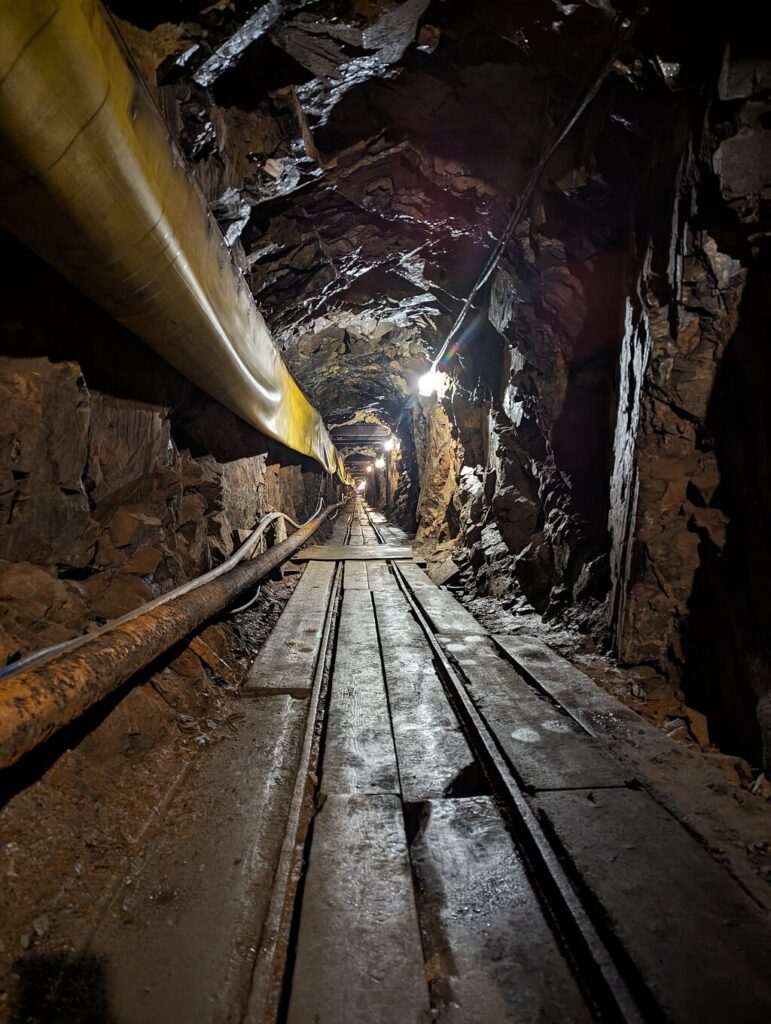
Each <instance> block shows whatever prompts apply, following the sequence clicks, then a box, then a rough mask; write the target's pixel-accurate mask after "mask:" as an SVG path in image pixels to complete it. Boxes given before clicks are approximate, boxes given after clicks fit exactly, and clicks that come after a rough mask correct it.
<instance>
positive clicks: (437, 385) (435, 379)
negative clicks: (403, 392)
mask: <svg viewBox="0 0 771 1024" xmlns="http://www.w3.org/2000/svg"><path fill="white" fill-rule="evenodd" d="M449 383H450V379H449V377H448V376H447V374H446V373H442V371H441V370H435V369H432V370H429V371H428V373H424V374H423V376H422V377H421V378H420V380H419V381H418V394H420V395H422V396H423V398H430V397H431V395H436V397H437V398H444V395H445V392H446V391H447V386H448V384H449Z"/></svg>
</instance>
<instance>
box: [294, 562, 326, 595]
mask: <svg viewBox="0 0 771 1024" xmlns="http://www.w3.org/2000/svg"><path fill="white" fill-rule="evenodd" d="M334 575H335V569H334V566H331V565H330V564H329V562H306V563H305V565H304V566H303V569H302V579H301V580H300V581H299V583H302V585H303V587H326V588H327V589H329V587H330V586H331V585H332V579H333V577H334ZM299 583H298V586H299ZM296 589H297V588H295V590H294V591H292V597H293V596H294V594H295V592H296ZM290 600H291V597H290Z"/></svg>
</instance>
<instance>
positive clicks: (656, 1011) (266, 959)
mask: <svg viewBox="0 0 771 1024" xmlns="http://www.w3.org/2000/svg"><path fill="white" fill-rule="evenodd" d="M346 516H347V519H346V527H345V536H344V538H343V543H344V544H345V545H350V544H351V539H352V536H353V538H354V540H355V537H356V532H357V530H358V527H359V526H361V525H363V526H364V529H365V532H366V531H371V534H372V535H374V538H375V539H376V542H377V544H378V545H380V546H382V547H388V540H387V538H386V537H385V535H384V533H383V530H382V529H381V526H380V524H379V522H378V520H377V519H376V518H375V517H374V516H373V515H372V513H371V511H370V510H365V512H364V514H363V515H361V513H360V514H359V516H358V518H357V514H356V511H354V513H353V514H349V513H346ZM371 555H372V556H373V557H374V558H377V554H376V551H372V552H371ZM351 564H352V563H351V562H348V561H337V562H336V563H335V570H334V581H333V585H332V587H331V589H330V596H329V605H328V607H327V611H326V616H325V626H324V646H323V649H322V653H321V654H320V657H319V661H318V667H317V673H316V678H315V681H314V695H315V696H314V701H313V704H312V712H311V716H310V718H309V720H308V727H307V733H306V742H305V746H304V751H305V752H306V754H307V758H308V760H307V762H306V767H305V768H303V767H301V769H300V771H299V773H298V785H297V788H296V790H295V798H294V801H293V817H292V820H291V822H290V829H289V833H288V838H287V840H286V842H285V847H284V850H285V858H286V863H285V865H284V867H283V868H282V871H281V877H282V879H286V880H288V881H287V884H286V885H285V887H284V889H283V890H282V895H281V896H280V897H279V898H278V903H279V905H280V908H281V914H280V917H281V921H280V924H278V923H277V924H276V926H275V928H274V929H273V930H272V931H271V932H269V937H270V941H269V943H268V944H267V945H266V944H265V943H263V947H262V949H261V951H260V954H259V955H258V970H257V972H256V975H255V985H254V987H253V989H252V996H251V1000H250V1004H249V1013H248V1014H247V1017H246V1020H247V1021H249V1022H256V1021H260V1022H266V1024H267V1022H268V1021H271V1022H273V1021H277V1020H281V1021H284V1020H288V1021H289V1022H290V1024H300V1022H302V1021H303V1020H305V1019H306V1017H305V1016H304V1014H305V1012H306V1011H307V1009H308V992H309V990H310V989H311V988H313V986H314V984H318V983H319V982H320V981H323V980H324V978H325V975H324V973H323V971H322V972H321V975H320V977H319V976H318V975H317V974H316V971H315V967H314V965H311V964H310V963H309V954H308V950H309V943H308V941H307V938H306V939H305V941H304V924H303V920H304V918H303V906H304V903H305V901H307V900H308V889H309V887H311V888H313V886H318V878H314V876H313V870H312V865H313V857H314V824H313V822H314V815H315V814H316V813H317V811H318V809H319V807H320V806H323V804H324V801H325V799H327V798H328V796H329V795H328V794H327V793H325V792H324V791H323V785H322V782H321V779H322V777H323V772H324V767H325V749H324V748H325V742H326V740H327V738H328V736H329V729H330V707H329V702H330V677H331V676H333V675H334V672H335V664H336V660H337V657H338V644H339V643H340V639H339V638H340V636H341V633H340V615H341V605H342V601H343V597H344V593H345V591H344V586H343V584H344V571H345V573H347V572H349V571H350V570H349V569H348V568H347V567H348V566H350V565H351ZM381 564H382V563H381ZM385 564H386V566H387V572H388V573H389V574H390V576H391V577H392V578H393V580H394V582H395V584H396V588H397V590H396V592H398V594H399V595H401V598H402V599H403V601H404V602H405V605H406V608H407V609H408V610H409V612H408V613H409V615H410V617H411V618H412V620H413V621H414V622H415V623H416V624H417V626H418V627H419V629H420V631H421V633H422V636H423V638H424V640H425V642H426V644H427V645H428V647H429V648H430V652H431V658H432V662H433V667H434V669H435V671H436V674H437V676H438V678H439V679H440V680H441V684H442V686H443V688H444V693H445V696H446V699H447V702H448V704H449V707H450V708H451V709H452V712H453V714H454V715H455V716H456V718H457V722H458V723H459V725H460V728H461V730H462V733H463V735H464V737H465V739H466V741H467V743H468V745H469V748H470V749H471V751H472V753H473V756H474V760H475V765H476V769H477V775H478V776H483V777H484V779H485V780H486V782H487V787H488V788H487V790H486V791H487V792H488V793H489V794H490V796H491V799H492V800H493V802H494V803H495V806H496V807H497V810H498V812H499V813H500V814H501V816H502V818H503V821H504V822H505V827H506V830H507V832H508V835H509V840H510V842H511V844H512V847H513V849H514V850H515V851H516V856H517V857H518V858H519V860H520V861H521V863H522V865H523V866H524V869H525V873H526V875H527V878H528V881H529V883H530V885H531V886H532V891H533V894H534V897H535V900H537V903H538V906H539V908H540V912H541V913H542V914H543V917H544V918H545V920H546V921H548V923H549V927H550V929H551V932H552V934H553V935H554V937H555V938H556V941H557V944H558V946H559V949H560V952H561V954H562V956H563V957H564V960H565V963H566V964H567V965H569V969H570V973H571V975H572V978H573V979H574V981H575V983H576V986H577V989H578V990H579V991H580V994H581V998H582V1000H583V1003H584V1012H585V1013H586V1019H595V1020H601V1021H614V1022H615V1021H619V1022H621V1021H625V1022H636V1021H645V1022H658V1021H665V1020H673V1019H687V1018H681V1017H680V1015H679V1013H678V1012H677V1011H678V1009H679V1008H677V1007H675V1012H672V1009H671V1008H670V1007H667V1006H666V1005H662V1001H660V999H659V996H658V993H657V984H658V979H656V978H655V977H654V978H653V981H652V982H651V978H650V972H649V970H648V965H646V964H642V965H639V964H638V963H637V961H636V959H635V956H634V953H633V952H631V951H630V949H629V948H628V947H627V945H626V944H625V943H624V942H623V941H622V940H621V938H620V937H619V935H618V932H617V929H616V928H615V927H614V924H613V921H612V920H611V919H610V918H609V916H608V914H607V912H606V910H605V908H604V907H603V905H602V903H601V901H600V900H598V899H597V897H596V896H595V894H594V893H593V892H592V891H591V889H590V887H589V886H588V885H587V884H586V882H585V880H584V879H583V877H582V872H581V870H580V868H579V866H577V865H576V863H575V862H574V859H573V857H572V855H571V853H570V851H569V850H567V849H566V848H565V846H564V845H563V843H562V841H561V839H560V836H559V834H558V829H555V828H554V827H553V824H552V823H551V822H550V821H549V819H548V818H547V817H545V816H544V814H543V813H542V812H540V811H539V808H538V806H537V801H535V806H534V799H533V798H534V797H537V796H538V792H539V788H540V787H539V786H534V785H533V784H532V781H531V780H529V779H528V777H527V773H524V775H523V774H522V773H521V772H520V770H519V768H518V765H517V763H516V760H515V759H513V758H512V757H511V750H510V749H509V750H507V749H506V748H505V746H504V744H503V743H502V741H501V734H500V730H499V729H496V728H494V727H491V724H490V722H489V721H488V720H487V718H486V717H485V715H484V713H483V711H481V710H480V706H479V702H478V700H476V699H475V697H474V695H473V694H472V692H471V691H470V689H469V683H470V675H471V676H473V672H474V669H473V659H468V658H466V659H465V660H466V664H465V665H464V657H463V654H464V653H466V652H464V651H461V656H458V655H456V653H455V651H454V650H453V648H454V647H461V648H463V642H462V641H461V642H460V643H459V644H455V643H453V642H448V637H447V636H445V635H443V633H444V630H443V628H442V626H441V623H438V622H437V619H436V613H434V614H433V616H432V615H430V614H428V613H427V610H426V607H425V606H422V604H421V600H420V593H421V589H420V580H417V581H416V577H415V570H414V568H412V566H414V563H409V562H406V561H402V560H398V559H388V558H387V559H386V560H385ZM344 565H345V566H346V568H345V570H343V566H344ZM348 593H350V591H349V592H348ZM354 593H355V594H356V597H357V598H360V599H363V600H367V599H369V600H371V601H372V602H373V604H374V605H375V608H376V618H377V619H378V622H379V623H380V622H381V621H382V616H383V615H384V614H386V611H387V606H383V605H380V604H378V598H377V597H376V595H375V594H374V593H370V594H365V593H363V592H359V591H354ZM432 618H433V621H432ZM333 621H334V626H333ZM379 629H380V627H379ZM346 637H347V634H346ZM471 639H472V640H477V639H480V637H472V638H471ZM450 640H452V638H450ZM497 654H498V656H499V657H500V656H502V655H504V662H509V663H510V665H511V667H514V665H515V662H514V661H513V660H512V659H511V658H509V657H508V655H506V653H505V651H502V650H498V651H497ZM373 656H374V655H373ZM378 656H379V658H380V659H382V660H383V662H384V670H385V669H386V666H385V657H386V653H385V651H384V650H383V649H382V647H381V650H380V652H379V655H378ZM386 675H387V671H386ZM521 678H522V679H523V680H524V684H525V686H527V687H528V688H529V689H530V693H531V695H532V698H533V699H534V700H535V701H537V702H541V704H542V706H543V705H548V706H551V707H552V708H553V709H554V711H555V712H557V713H559V714H560V715H564V716H565V718H566V719H568V720H570V721H572V722H574V724H580V725H581V726H582V728H586V726H587V722H586V719H582V716H581V714H579V713H577V712H576V709H575V708H574V707H571V704H570V701H565V702H562V701H560V700H559V699H558V698H557V697H555V696H554V694H545V693H544V692H543V690H542V689H541V687H540V686H539V683H538V680H537V679H535V678H534V677H532V676H528V674H527V673H521ZM333 685H334V684H333ZM390 710H391V709H389V713H390ZM391 729H392V731H393V730H394V729H395V727H394V723H393V721H391ZM587 732H588V733H589V734H591V729H587ZM586 739H587V741H588V742H591V735H587V736H586ZM610 760H611V762H612V763H611V765H610V772H611V775H612V776H613V777H611V778H608V779H606V780H604V781H603V779H602V778H600V779H599V785H598V788H599V789H608V790H624V791H627V792H636V791H637V790H639V788H640V787H639V784H638V783H637V781H636V779H635V778H634V777H633V773H631V772H629V771H628V770H627V771H626V774H625V773H624V772H625V770H624V768H623V766H621V765H618V764H616V763H615V762H613V760H612V759H610ZM590 761H591V758H590ZM615 772H617V773H618V774H617V775H614V773H615ZM467 774H468V775H470V776H473V774H474V773H473V772H468V773H467ZM582 786H583V783H580V782H579V783H578V784H577V785H576V786H575V788H573V787H572V786H568V787H566V788H568V789H570V790H572V791H578V790H580V789H581V787H582ZM560 787H561V784H555V786H554V789H555V790H559V789H560ZM472 788H473V787H472ZM543 789H544V790H545V791H546V795H547V796H548V790H549V786H548V784H547V785H545V786H543ZM423 803H424V802H423V801H417V802H414V803H413V802H411V801H410V799H409V797H408V796H407V795H406V794H403V795H402V810H403V814H404V827H405V831H406V833H407V834H408V836H409V835H411V834H412V835H414V833H415V830H416V828H419V825H417V824H416V823H417V822H418V819H419V818H420V814H421V806H422V805H423ZM338 839H339V841H340V842H345V837H344V836H342V835H341V836H339V837H338ZM309 863H310V864H311V871H310V872H308V871H307V865H308V864H309ZM412 870H413V875H415V874H416V869H415V865H414V864H413V868H412ZM417 874H418V875H419V871H418V872H417ZM311 902H313V900H312V898H311ZM278 919H279V915H277V916H276V919H275V920H276V922H278ZM272 927H273V926H272ZM643 927H644V926H643ZM278 936H282V937H281V938H277V937H278ZM424 938H425V937H424ZM303 945H305V948H303ZM310 945H311V946H312V945H313V944H312V943H311V944H310ZM313 948H315V949H318V945H316V946H315V947H313ZM424 953H425V949H424ZM307 974H310V975H312V978H313V980H312V981H308V980H304V978H303V976H304V975H307ZM298 989H299V991H298ZM432 1001H435V1000H434V998H433V997H432ZM663 1002H664V1004H665V1002H666V1001H665V1000H664V1001H663ZM479 1012H483V1011H482V1010H480V1011H479ZM554 1012H557V1013H559V1011H554ZM718 1012H720V1011H718ZM320 1019H323V1020H326V1019H333V1016H332V1017H327V1016H324V1015H322V1017H321V1018H320ZM373 1019H381V1018H380V1017H374V1018H373ZM382 1019H389V1018H388V1014H387V1012H386V1014H385V1016H384V1017H383V1018H382ZM405 1019H412V1018H411V1017H409V1016H407V1015H406V1016H405ZM464 1019H465V1018H464ZM478 1019H482V1018H481V1017H480V1018H478ZM492 1019H495V1018H492ZM501 1019H503V1018H501ZM507 1019H508V1018H507ZM525 1019H529V1018H527V1014H525ZM550 1019H551V1018H550ZM554 1019H556V1018H554ZM564 1019H574V1017H573V1016H572V1015H571V1013H570V1012H567V1013H566V1015H565V1018H564ZM575 1019H583V1018H582V1017H581V1014H580V1013H579V1014H578V1017H577V1018H575ZM714 1019H716V1020H717V1019H719V1018H718V1017H717V1016H715V1018H714ZM748 1019H750V1018H748Z"/></svg>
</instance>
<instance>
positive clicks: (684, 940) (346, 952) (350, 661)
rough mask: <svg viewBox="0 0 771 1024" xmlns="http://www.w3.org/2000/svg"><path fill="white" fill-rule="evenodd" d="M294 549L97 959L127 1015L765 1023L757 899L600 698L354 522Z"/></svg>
mask: <svg viewBox="0 0 771 1024" xmlns="http://www.w3.org/2000/svg"><path fill="white" fill-rule="evenodd" d="M348 552H350V555H348ZM293 557H294V560H295V563H297V562H298V561H299V562H303V561H304V562H305V568H304V570H303V572H302V574H301V575H299V581H298V583H297V585H296V586H295V588H294V590H293V592H292V595H291V597H290V599H289V602H288V604H287V605H286V606H285V608H284V610H283V612H282V614H281V616H280V618H279V619H278V622H277V623H276V625H275V626H274V628H273V630H272V632H271V634H270V635H269V636H268V638H267V640H266V641H265V643H264V644H263V646H262V647H261V649H260V651H259V653H258V655H257V658H256V660H255V662H254V664H253V665H252V667H251V669H250V670H249V673H248V675H247V678H246V679H245V681H244V682H243V683H242V685H241V688H240V697H241V699H240V700H238V704H239V705H240V707H241V708H242V709H243V713H242V714H241V716H240V717H241V718H243V719H244V721H243V723H242V724H240V725H239V727H238V729H237V730H236V734H237V735H235V736H234V738H233V739H232V740H230V741H229V745H228V744H225V745H221V746H218V747H214V748H213V750H212V752H210V753H209V754H208V760H207V759H206V758H202V759H201V765H200V766H199V767H197V766H196V765H192V766H190V767H189V771H188V774H183V775H181V776H180V779H181V780H182V781H180V782H177V783H175V784H174V786H173V787H172V789H171V790H170V791H169V793H168V795H167V796H166V797H164V802H163V807H162V808H161V809H160V810H159V813H158V815H157V819H156V821H155V824H154V825H153V827H148V828H147V829H146V834H147V839H146V840H143V843H144V844H145V847H143V849H142V850H139V851H138V852H137V854H136V858H135V859H136V860H137V867H136V870H135V871H134V873H133V874H132V875H131V878H130V880H131V885H130V887H129V888H128V889H125V888H124V884H125V880H124V881H123V882H119V883H118V884H117V888H116V889H114V890H113V891H112V892H111V893H110V892H108V893H107V894H106V895H105V896H104V897H103V898H102V901H103V902H102V904H101V906H102V909H101V910H100V911H99V914H98V919H97V920H96V921H95V922H94V923H92V924H91V925H89V928H90V931H89V932H88V934H87V935H86V936H85V937H84V938H83V939H82V941H81V945H80V947H79V950H78V952H77V956H76V958H75V960H76V961H78V962H79V958H80V959H82V958H83V957H84V956H86V954H89V955H91V954H93V956H94V957H95V958H96V960H98V962H105V963H109V964H110V965H111V971H112V973H113V975H114V976H115V977H114V980H113V987H114V990H115V993H116V994H115V1000H116V1009H117V1011H119V1013H120V1019H121V1020H122V1021H123V1020H124V1019H125V1021H126V1024H135V1022H139V1021H145V1020H160V1019H164V1020H170V1021H172V1020H177V1019H179V1020H182V1019H184V1020H185V1021H186V1024H188V1022H189V1024H197V1022H198V1021H201V1022H204V1021H206V1022H207V1024H220V1022H221V1024H225V1022H230V1021H235V1020H238V1021H242V1022H243V1024H278V1022H281V1024H306V1022H307V1021H310V1020H317V1021H319V1022H321V1024H349V1022H350V1024H354V1022H358V1021H360V1020H364V1019H366V1020H367V1021H372V1022H376V1024H377V1022H382V1024H386V1022H388V1024H390V1022H396V1021H398V1022H399V1024H402V1022H411V1021H416V1022H418V1021H427V1020H430V1019H436V1018H438V1019H439V1020H442V1019H447V1020H452V1021H463V1022H469V1024H471V1022H472V1021H473V1022H476V1021H481V1020H485V1021H488V1020H489V1021H491V1022H492V1021H501V1022H502V1021H505V1020H509V1019H517V1020H521V1021H534V1022H535V1021H554V1022H555V1024H556V1022H557V1021H559V1022H560V1024H562V1021H580V1022H583V1021H591V1020H595V1021H611V1022H638V1021H640V1022H663V1021H674V1022H676V1024H681V1022H682V1024H690V1021H692V1020H696V1019H698V1020H699V1021H700V1024H702V1022H707V1024H713V1022H714V1024H718V1022H720V1024H722V1022H723V1021H724V1020H725V1019H727V1017H726V1013H727V1007H729V1006H730V1008H731V1012H732V1019H735V1020H737V1021H739V1022H744V1021H746V1022H748V1024H754V1021H755V1020H760V1019H762V1013H763V1010H764V1009H765V1008H766V1007H767V1006H769V1005H771V985H770V983H769V981H768V978H767V972H765V970H764V965H765V960H764V957H765V947H764V940H765V939H766V938H767V931H766V930H765V924H764V922H762V920H761V918H760V916H759V915H758V914H757V912H756V911H757V907H755V906H754V905H752V904H751V901H750V900H749V899H748V898H747V896H746V894H745V893H744V892H743V891H742V890H741V889H740V888H739V886H738V885H736V883H735V882H734V880H733V879H732V878H731V877H730V876H729V875H727V874H726V873H725V872H724V871H723V870H722V868H720V867H719V865H717V863H716V862H715V861H714V860H712V858H711V857H710V856H709V855H708V854H707V853H706V851H704V850H703V849H702V848H701V847H700V846H699V845H698V843H697V842H696V841H695V840H694V839H693V837H692V836H690V835H689V834H688V833H687V832H686V830H685V829H684V828H683V827H682V826H681V824H680V823H679V822H678V821H677V820H676V819H675V818H674V817H672V816H671V815H670V814H669V812H668V811H667V810H666V809H665V808H664V807H662V806H661V805H660V804H659V803H657V802H656V801H655V798H654V797H652V796H651V795H650V794H649V793H648V792H647V791H646V789H645V786H644V785H643V784H641V782H640V781H639V780H638V778H637V777H636V774H635V772H634V770H633V769H631V768H630V766H629V765H627V764H625V763H623V762H622V761H620V760H619V759H618V758H616V757H614V756H613V755H612V754H611V753H610V752H609V750H608V749H607V747H606V746H605V745H603V743H602V742H601V741H602V728H601V725H602V719H603V716H607V714H608V710H607V709H608V702H609V698H604V700H605V701H606V703H602V699H601V698H599V697H597V696H596V695H595V694H594V692H593V690H592V687H591V686H590V690H592V692H591V693H590V695H589V696H588V697H587V696H586V695H585V694H584V695H582V694H581V693H579V692H577V690H576V689H575V687H574V685H573V679H572V677H570V678H567V677H565V675H564V673H565V669H564V665H565V664H566V663H563V662H561V659H559V658H557V657H556V656H554V655H553V653H551V652H548V650H547V649H546V648H545V647H543V648H539V647H538V646H537V643H536V642H535V641H533V642H531V643H530V645H529V646H528V645H527V644H524V643H522V642H520V641H518V640H517V638H516V637H505V636H494V635H491V634H490V633H489V632H488V631H487V630H486V629H485V628H484V627H482V626H481V625H480V624H479V623H478V622H477V621H476V620H475V619H474V618H473V617H472V616H471V615H470V613H469V612H468V611H467V610H466V609H465V608H464V607H463V606H462V605H460V604H459V603H458V602H457V601H456V600H455V599H454V597H452V595H451V594H450V593H449V592H448V591H446V590H443V589H442V588H440V587H437V586H435V585H434V584H433V583H432V581H431V580H430V578H429V576H428V575H427V574H426V573H424V572H423V571H422V569H421V567H420V564H419V563H418V562H416V561H415V560H414V559H413V558H412V557H411V549H409V548H408V547H406V546H404V545H403V535H402V534H400V533H399V532H398V531H397V530H396V529H395V528H394V527H391V526H389V525H388V524H386V523H385V522H384V521H383V520H382V517H381V516H379V515H378V514H377V513H373V512H372V511H371V510H369V509H367V508H366V507H365V506H363V505H362V503H360V502H356V503H355V504H354V506H353V507H352V508H351V507H348V508H345V509H343V510H342V511H341V512H340V514H339V516H338V517H337V518H336V520H335V521H334V523H333V526H332V536H331V538H330V539H329V540H328V541H327V542H326V543H325V545H323V546H319V545H314V546H313V547H311V548H306V549H303V550H302V551H300V552H294V555H293ZM294 573H295V574H296V575H297V574H298V573H299V569H298V568H297V566H295V569H294ZM550 658H551V659H553V660H550ZM569 668H570V667H569V666H568V669H569ZM571 671H574V670H571ZM566 679H567V682H566ZM598 701H599V703H597V702H598ZM198 807H201V808H203V810H198V809H197V808H198ZM593 815H594V816H596V820H590V819H592V816H593ZM143 834H144V833H143ZM587 836H588V839H587ZM649 837H650V838H649ZM652 841H653V842H655V843H656V846H657V849H656V854H657V858H658V859H659V860H660V861H662V862H663V863H664V864H666V866H667V870H668V871H669V872H670V873H671V876H672V877H671V878H670V877H669V876H661V875H657V874H656V873H655V872H654V873H651V872H650V869H649V862H650V843H651V842H652ZM76 845H77V844H76ZM199 861H200V863H199ZM242 865H247V868H246V869H243V868H242ZM203 868H205V869H206V870H205V873H204V874H201V873H200V872H201V870H202V869H203ZM120 870H123V869H120ZM646 872H647V873H646ZM639 878H641V881H638V879H639ZM681 891H682V894H683V895H682V900H680V893H681ZM126 892H127V893H128V894H129V895H128V896H125V895H124V893H126ZM159 893H161V894H162V895H163V898H164V899H169V900H172V903H171V907H172V910H167V909H166V904H160V903H159V898H160V897H159V895H158V894H159ZM168 894H173V896H169V895H168ZM678 901H680V902H678ZM172 911H173V912H172ZM202 921H206V922H211V925H209V924H207V926H206V927H202ZM150 922H154V926H150ZM726 922H730V925H731V927H730V928H729V929H728V931H726ZM718 925H719V926H720V927H717V926H718ZM721 927H722V932H721ZM188 946H189V948H187V947H188ZM664 953H665V954H666V955H663V954H664ZM702 962H707V963H709V965H710V969H709V971H708V972H706V973H705V972H703V971H702V972H701V973H699V970H698V965H699V964H700V963H702ZM172 978H173V979H174V985H173V986H170V985H169V981H168V979H172ZM683 978H684V979H685V980H684V981H682V982H680V981H679V980H678V979H683ZM58 985H59V982H57V983H56V984H52V986H51V992H52V995H51V999H52V1003H51V1009H52V1010H53V1011H54V1015H53V1016H51V1017H43V1018H41V1019H44V1020H49V1019H50V1020H55V1019H59V1018H57V1016H56V1012H57V1011H56V1009H55V1000H56V992H57V990H58V989H57V986H58ZM167 990H169V991H167ZM175 1014H177V1016H175ZM445 1015H446V1017H445Z"/></svg>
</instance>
